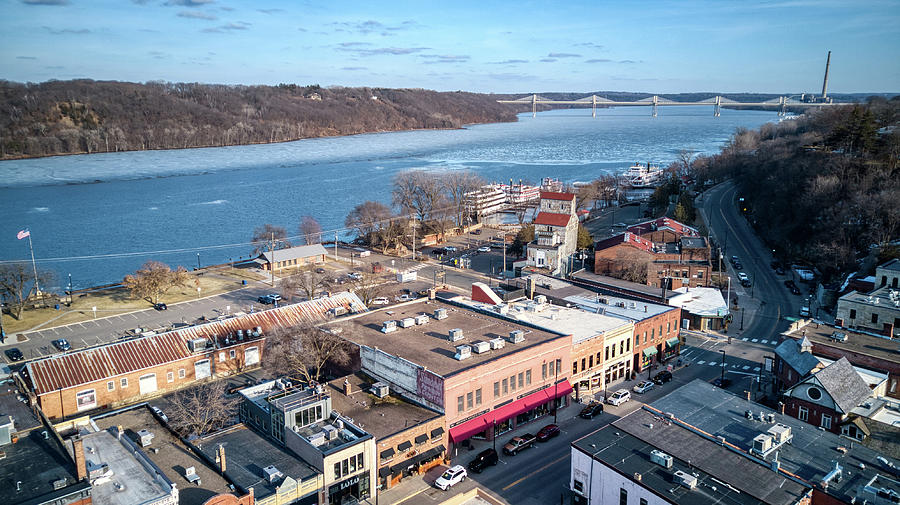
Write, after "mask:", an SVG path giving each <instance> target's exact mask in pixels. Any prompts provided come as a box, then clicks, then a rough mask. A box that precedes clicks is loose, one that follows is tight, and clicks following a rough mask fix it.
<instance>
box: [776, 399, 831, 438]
mask: <svg viewBox="0 0 900 505" xmlns="http://www.w3.org/2000/svg"><path fill="white" fill-rule="evenodd" d="M785 400H786V402H785V408H784V413H785V414H787V415H789V416H791V417H794V418H797V419H800V407H805V408H806V410H807V418H806V420H805V421H804V422H806V423H809V424H811V425H812V426H815V427H816V428H818V427H820V426H822V415H823V414H824V415H829V416H831V428H828V431H830V432H832V433H837V434H840V433H841V428H840V426H839V425H840V423H841V418H840V414H838V413H837V412H835V411H834V410H832V409H829V408H826V407H823V406H821V405H818V404H815V403H812V402H808V401H805V400H801V399H799V398H786V399H785Z"/></svg>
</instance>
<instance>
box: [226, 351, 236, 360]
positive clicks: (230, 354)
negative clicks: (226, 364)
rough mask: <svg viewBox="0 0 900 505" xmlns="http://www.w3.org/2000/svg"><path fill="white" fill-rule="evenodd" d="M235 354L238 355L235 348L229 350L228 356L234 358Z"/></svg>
mask: <svg viewBox="0 0 900 505" xmlns="http://www.w3.org/2000/svg"><path fill="white" fill-rule="evenodd" d="M235 356H237V353H236V352H235V350H234V349H232V350H230V351H228V357H229V358H231V359H234V357H235Z"/></svg>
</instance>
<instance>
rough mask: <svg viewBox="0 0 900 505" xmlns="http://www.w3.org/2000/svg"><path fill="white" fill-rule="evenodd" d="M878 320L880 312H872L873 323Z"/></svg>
mask: <svg viewBox="0 0 900 505" xmlns="http://www.w3.org/2000/svg"><path fill="white" fill-rule="evenodd" d="M877 322H878V314H872V324H875V323H877Z"/></svg>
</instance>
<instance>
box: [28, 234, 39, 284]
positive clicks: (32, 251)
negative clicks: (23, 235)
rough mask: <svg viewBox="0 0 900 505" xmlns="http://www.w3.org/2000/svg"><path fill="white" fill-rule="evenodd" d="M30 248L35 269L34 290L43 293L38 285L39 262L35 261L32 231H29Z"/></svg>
mask: <svg viewBox="0 0 900 505" xmlns="http://www.w3.org/2000/svg"><path fill="white" fill-rule="evenodd" d="M28 248H29V249H31V268H33V269H34V290H35V294H36V295H40V294H41V287H40V286H38V278H37V264H35V262H34V245H33V244H32V243H31V232H30V231H29V232H28Z"/></svg>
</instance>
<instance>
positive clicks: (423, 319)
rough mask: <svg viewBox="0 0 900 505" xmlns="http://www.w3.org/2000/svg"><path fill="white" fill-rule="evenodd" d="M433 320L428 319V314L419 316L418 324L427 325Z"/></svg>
mask: <svg viewBox="0 0 900 505" xmlns="http://www.w3.org/2000/svg"><path fill="white" fill-rule="evenodd" d="M430 319H431V318H430V317H428V314H419V315H418V316H416V324H426V323H428V321H429V320H430Z"/></svg>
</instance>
